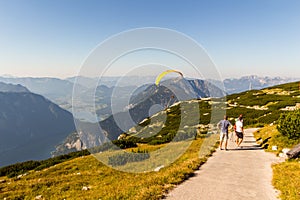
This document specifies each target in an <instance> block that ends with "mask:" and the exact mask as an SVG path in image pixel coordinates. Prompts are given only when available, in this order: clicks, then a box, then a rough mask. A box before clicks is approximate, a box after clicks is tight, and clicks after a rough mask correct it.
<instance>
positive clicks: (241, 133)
mask: <svg viewBox="0 0 300 200" xmlns="http://www.w3.org/2000/svg"><path fill="white" fill-rule="evenodd" d="M235 133H236V136H237V137H238V138H241V139H243V138H244V134H243V132H237V131H236V132H235Z"/></svg>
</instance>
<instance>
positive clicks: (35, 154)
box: [0, 83, 75, 166]
mask: <svg viewBox="0 0 300 200" xmlns="http://www.w3.org/2000/svg"><path fill="white" fill-rule="evenodd" d="M74 131H75V126H74V121H73V116H72V114H71V113H70V112H68V111H66V110H63V109H62V108H60V107H59V106H57V105H56V104H54V103H52V102H51V101H49V100H47V99H45V98H44V97H43V96H41V95H38V94H34V93H31V92H29V90H28V89H26V88H25V87H23V86H20V85H12V84H5V83H0V138H1V140H0V166H3V165H8V164H12V163H15V162H21V161H25V160H31V159H35V160H40V159H45V158H49V157H50V156H51V154H50V152H51V151H53V150H54V149H55V148H54V147H55V145H57V144H58V143H60V142H61V141H63V140H64V139H65V138H66V137H67V135H69V134H70V133H72V132H74Z"/></svg>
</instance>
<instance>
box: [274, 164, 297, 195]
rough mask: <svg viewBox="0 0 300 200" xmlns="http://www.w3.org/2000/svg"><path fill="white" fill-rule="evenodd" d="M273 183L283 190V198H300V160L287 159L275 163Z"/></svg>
mask: <svg viewBox="0 0 300 200" xmlns="http://www.w3.org/2000/svg"><path fill="white" fill-rule="evenodd" d="M273 185H274V186H275V188H276V189H278V190H280V191H281V194H280V198H281V199H282V200H298V199H300V162H299V160H298V161H297V160H293V161H287V162H283V163H280V164H276V165H273Z"/></svg>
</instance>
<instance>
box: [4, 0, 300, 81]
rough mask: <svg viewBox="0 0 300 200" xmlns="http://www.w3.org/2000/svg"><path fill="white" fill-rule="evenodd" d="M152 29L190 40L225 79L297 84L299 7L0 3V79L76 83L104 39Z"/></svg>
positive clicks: (213, 1) (291, 1)
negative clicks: (247, 77) (270, 78)
mask: <svg viewBox="0 0 300 200" xmlns="http://www.w3.org/2000/svg"><path fill="white" fill-rule="evenodd" d="M149 26H151V27H164V28H170V29H174V30H177V31H180V32H183V33H185V34H187V35H188V36H190V37H192V38H194V39H195V40H196V41H197V42H199V43H200V44H201V45H202V46H203V47H204V48H205V49H206V50H207V52H208V53H209V55H210V56H211V58H212V59H213V60H214V62H215V63H216V65H217V67H218V69H219V71H220V72H221V75H222V76H223V77H236V76H238V77H239V76H243V75H250V74H257V75H260V76H288V77H300V1H299V0H205V1H200V0H199V1H197V0H193V1H186V0H182V1H176V0H147V1H146V0H119V1H114V0H97V1H96V0H0V74H11V75H16V76H52V77H67V76H73V75H76V73H77V72H78V69H79V67H80V65H81V64H82V62H83V61H84V59H85V58H86V57H87V56H88V54H89V53H90V51H91V50H92V49H93V48H95V47H96V45H98V44H99V43H100V42H101V41H103V40H104V39H106V38H107V37H109V36H111V35H113V34H116V33H118V32H121V31H124V30H127V29H131V28H138V27H149Z"/></svg>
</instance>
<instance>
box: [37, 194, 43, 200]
mask: <svg viewBox="0 0 300 200" xmlns="http://www.w3.org/2000/svg"><path fill="white" fill-rule="evenodd" d="M35 199H36V200H39V199H43V196H42V195H38V196H36V197H35Z"/></svg>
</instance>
